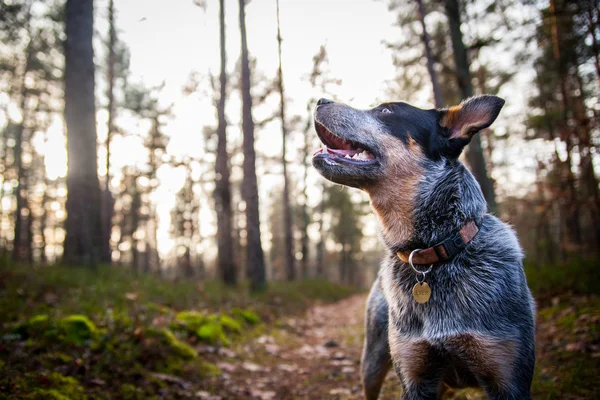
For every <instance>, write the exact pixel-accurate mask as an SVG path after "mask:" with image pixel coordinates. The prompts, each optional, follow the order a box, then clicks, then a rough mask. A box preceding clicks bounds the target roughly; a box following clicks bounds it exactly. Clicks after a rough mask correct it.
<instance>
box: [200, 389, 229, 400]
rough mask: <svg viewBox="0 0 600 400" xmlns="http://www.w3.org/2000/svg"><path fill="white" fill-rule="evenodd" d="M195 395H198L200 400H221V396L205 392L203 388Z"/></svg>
mask: <svg viewBox="0 0 600 400" xmlns="http://www.w3.org/2000/svg"><path fill="white" fill-rule="evenodd" d="M196 397H198V398H199V399H201V400H223V398H222V397H221V396H217V395H214V394H210V393H208V392H205V391H204V390H200V391H199V392H196Z"/></svg>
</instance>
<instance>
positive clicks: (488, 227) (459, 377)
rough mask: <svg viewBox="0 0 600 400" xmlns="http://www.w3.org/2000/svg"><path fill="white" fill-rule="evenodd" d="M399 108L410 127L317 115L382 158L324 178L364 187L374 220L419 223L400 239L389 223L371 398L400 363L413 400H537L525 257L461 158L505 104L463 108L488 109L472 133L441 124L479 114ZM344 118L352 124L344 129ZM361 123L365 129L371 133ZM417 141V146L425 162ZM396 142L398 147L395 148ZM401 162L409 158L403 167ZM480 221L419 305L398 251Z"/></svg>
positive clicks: (369, 318) (372, 115) (377, 295)
mask: <svg viewBox="0 0 600 400" xmlns="http://www.w3.org/2000/svg"><path fill="white" fill-rule="evenodd" d="M394 104H396V103H394ZM397 104H399V105H398V107H400V108H399V109H395V110H394V112H395V113H396V114H397V115H400V116H401V117H402V118H397V119H395V120H390V119H389V117H386V116H383V117H381V118H378V117H377V114H376V112H377V111H378V110H380V108H381V107H382V106H385V105H382V106H380V107H379V108H376V109H373V110H366V111H359V110H354V109H352V108H350V107H347V106H344V105H340V104H338V103H334V106H335V107H331V108H329V109H323V110H320V111H319V110H317V112H316V116H315V119H318V120H319V122H320V123H323V124H324V125H326V126H327V127H328V128H329V129H330V130H332V131H333V132H335V133H336V134H339V135H340V136H341V137H343V138H351V140H353V141H356V142H359V143H362V144H365V145H368V146H369V147H368V148H369V149H370V150H371V151H373V152H374V154H376V155H377V157H378V159H379V160H380V165H378V166H372V167H370V168H369V169H368V170H367V171H362V172H360V173H357V172H355V169H356V168H353V167H352V168H345V167H344V166H343V165H335V166H331V165H325V164H322V163H321V164H320V163H317V162H315V166H316V167H317V169H319V171H320V172H321V173H322V174H323V176H325V177H326V178H328V179H330V180H333V181H334V182H337V183H341V184H346V185H348V186H354V187H360V188H361V189H363V190H365V191H366V192H367V193H369V195H370V196H371V201H372V204H373V206H374V209H375V211H376V213H378V214H381V213H382V212H383V213H387V214H390V215H392V214H395V215H397V216H398V218H399V219H401V220H402V223H403V224H407V223H409V224H411V226H408V227H402V228H394V229H391V228H390V226H389V225H388V224H389V223H391V221H386V219H385V218H381V215H380V218H379V220H380V223H381V224H382V225H383V226H382V233H383V234H382V238H383V240H384V242H385V244H386V246H387V248H388V252H387V255H386V257H385V258H384V260H383V262H382V264H381V269H380V272H379V277H378V279H377V280H376V281H375V283H374V284H373V287H372V289H371V293H370V296H369V300H368V303H367V312H366V323H365V327H366V339H365V346H364V350H363V357H362V366H361V372H362V377H363V387H364V394H365V398H366V399H368V400H374V399H377V397H378V395H379V391H380V388H381V384H382V382H383V379H384V377H385V374H386V373H387V371H388V369H389V367H390V365H393V367H394V369H395V371H396V373H397V375H398V377H399V379H400V381H401V384H402V388H403V394H402V398H403V399H436V398H439V396H441V394H442V392H443V388H444V387H445V385H449V386H453V387H463V386H480V387H482V388H483V389H484V390H485V391H486V393H487V395H488V397H489V398H491V399H529V398H531V395H530V385H531V380H532V377H533V369H534V364H535V349H534V314H535V306H534V302H533V298H532V296H531V293H530V291H529V288H528V286H527V282H526V278H525V274H524V271H523V266H522V258H523V253H522V251H521V248H520V245H519V242H518V240H517V237H516V235H515V233H514V231H513V230H512V229H511V228H510V227H509V226H508V225H506V224H505V223H503V222H501V221H500V220H499V219H498V218H496V217H495V216H493V215H490V214H487V207H486V203H485V200H484V198H483V195H482V193H481V189H480V188H479V185H478V184H477V182H476V181H475V179H474V177H473V175H472V174H471V173H470V172H469V171H468V170H467V169H466V168H465V166H464V165H463V164H462V163H461V162H460V161H458V159H457V157H458V154H459V153H460V151H461V150H462V148H463V147H464V145H466V144H467V143H468V139H470V136H469V137H468V138H467V140H465V135H471V136H472V134H474V133H475V132H476V131H477V130H478V129H479V128H480V127H483V126H489V124H491V122H493V119H495V117H496V116H497V114H498V112H499V109H500V108H501V107H502V104H503V101H501V99H498V98H496V97H492V96H486V97H480V98H475V99H470V100H467V101H466V102H464V103H463V104H462V107H459V108H455V109H454V111H453V112H455V111H457V112H460V110H461V109H462V110H467V111H469V110H478V112H479V113H480V115H477V116H476V118H479V119H481V118H483V117H486V118H488V119H489V121H486V120H484V121H483V123H481V122H480V121H479V120H478V121H477V124H475V125H477V127H476V129H472V128H470V129H468V130H465V129H463V127H460V126H459V127H456V126H450V127H448V126H443V125H444V124H448V123H449V122H448V121H450V123H451V122H452V121H460V120H461V118H462V120H463V121H464V120H465V118H466V120H468V121H470V122H472V121H471V120H469V118H467V117H469V115H462V116H461V115H455V116H453V117H452V118H450V119H449V118H445V117H446V116H447V113H448V110H419V109H415V108H413V107H410V106H408V105H405V104H403V103H397ZM498 104H499V107H498ZM490 110H491V111H490ZM486 112H487V113H488V114H489V115H488V114H486ZM344 115H349V117H344V118H341V120H340V116H344ZM481 115H483V117H481ZM490 115H491V116H490ZM385 118H388V119H385ZM409 118H413V119H412V120H410V119H409ZM431 118H433V121H434V122H433V123H432V122H431ZM415 119H417V120H419V121H418V123H415ZM484 119H485V118H484ZM336 121H338V122H336ZM339 121H343V122H339ZM349 121H350V122H349ZM361 121H367V122H366V123H365V128H364V129H363V128H362V125H361ZM440 122H441V123H440ZM411 124H412V125H411ZM405 125H409V126H410V127H411V129H410V130H408V129H407V128H406V127H405ZM434 125H435V126H434ZM457 131H458V132H461V135H459V136H457V135H456V132H457ZM428 135H429V136H428ZM432 135H437V136H435V137H433V136H432ZM413 138H416V141H417V142H418V144H419V149H418V151H417V152H415V149H414V143H413V142H414V141H413V142H411V140H412V139H413ZM455 138H457V139H456V140H454V139H455ZM390 140H394V141H395V142H396V145H390ZM459 140H460V142H458V141H459ZM432 141H435V143H434V145H432V144H431V143H432ZM401 146H403V147H402V148H401V149H400V147H401ZM398 152H401V153H402V154H404V155H403V156H402V157H400V158H399V157H398ZM411 152H412V153H411ZM417 153H418V154H417ZM411 154H412V155H411ZM399 159H401V160H404V162H409V163H412V165H410V166H408V168H404V169H402V168H400V166H398V165H394V162H398V160H399ZM407 160H408V161H407ZM392 167H393V168H392ZM391 169H392V170H393V171H394V174H395V175H393V178H394V179H392V180H390V179H389V178H390V170H391ZM332 170H335V171H334V172H333V173H332ZM398 171H400V172H398ZM415 172H416V173H417V174H418V176H417V177H416V178H415V177H414V176H413V175H414V173H415ZM328 174H329V175H328ZM361 174H364V175H361ZM347 175H350V176H347ZM386 179H388V180H387V181H386ZM385 185H388V186H389V192H386V194H385V196H387V197H389V196H390V195H394V196H401V197H402V196H404V198H403V199H400V200H399V201H397V202H393V201H391V202H390V199H389V198H386V200H385V202H386V204H388V203H389V204H388V205H387V206H386V207H387V208H386V209H385V210H384V211H382V210H380V209H379V210H378V207H377V206H376V204H377V203H378V202H380V201H382V199H381V196H383V195H382V194H381V193H382V187H383V188H385ZM392 185H395V186H392ZM407 185H409V186H407ZM406 192H409V193H410V196H408V197H406ZM407 199H410V201H408V200H407ZM474 219H476V220H481V221H482V222H481V226H480V232H479V233H478V234H477V236H476V237H475V238H474V239H473V240H472V241H471V242H470V243H469V244H468V246H467V247H466V248H465V249H464V250H463V251H462V252H461V253H459V254H458V255H457V256H456V257H455V258H454V259H452V260H451V261H450V262H447V263H445V264H442V265H437V266H434V269H433V271H432V272H431V273H430V274H428V275H427V279H426V280H427V282H428V283H429V285H430V286H431V290H432V293H431V298H430V300H429V302H427V303H425V304H419V303H417V302H415V301H414V299H413V298H412V294H411V293H412V287H413V285H414V284H415V274H414V272H413V271H412V270H411V269H410V266H408V265H407V264H404V263H403V262H402V261H400V260H399V259H398V257H397V256H396V254H395V253H396V251H398V250H410V249H414V248H424V247H429V246H432V245H434V244H437V243H439V242H440V241H442V240H443V239H445V238H446V237H448V236H450V235H452V234H454V233H456V232H457V231H458V230H460V228H461V227H462V226H463V225H464V224H465V223H466V222H468V221H469V220H474ZM392 231H393V232H396V234H393V233H392V234H390V232H392ZM422 267H423V269H425V268H426V267H427V266H422Z"/></svg>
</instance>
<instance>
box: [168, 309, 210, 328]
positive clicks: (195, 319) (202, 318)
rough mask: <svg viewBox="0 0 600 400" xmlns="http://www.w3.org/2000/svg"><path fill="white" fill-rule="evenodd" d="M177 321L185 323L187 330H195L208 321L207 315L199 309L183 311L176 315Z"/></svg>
mask: <svg viewBox="0 0 600 400" xmlns="http://www.w3.org/2000/svg"><path fill="white" fill-rule="evenodd" d="M175 321H176V322H178V323H179V324H181V325H183V326H184V327H185V328H186V330H188V331H190V332H195V331H196V330H198V328H200V327H201V326H202V325H203V324H204V323H205V322H206V321H207V317H206V315H205V314H203V313H200V312H198V311H181V312H180V313H178V314H177V316H175Z"/></svg>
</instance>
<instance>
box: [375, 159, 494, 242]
mask: <svg viewBox="0 0 600 400" xmlns="http://www.w3.org/2000/svg"><path fill="white" fill-rule="evenodd" d="M424 171H425V172H424V173H423V174H422V175H421V176H420V178H419V179H413V180H410V179H407V180H405V181H404V182H400V183H399V184H398V187H397V188H396V189H392V188H389V187H388V188H387V190H386V188H383V187H379V188H377V189H375V190H371V191H369V195H370V198H371V206H372V208H373V210H374V211H375V214H376V215H377V217H378V219H379V223H380V225H381V228H382V236H383V239H384V242H385V244H386V246H387V247H388V248H389V249H390V250H391V251H393V252H396V251H400V250H402V251H406V250H414V249H416V248H421V249H423V248H427V247H431V246H433V245H435V244H437V243H439V242H441V241H442V240H444V239H445V238H447V237H449V236H451V235H453V234H454V233H456V232H458V231H459V230H460V229H461V228H462V227H463V226H464V225H465V224H466V223H467V222H468V221H470V220H477V219H479V218H481V217H482V216H483V215H484V214H485V213H486V211H487V204H486V202H485V199H484V197H483V194H482V192H481V189H480V187H479V185H478V184H477V182H476V180H475V178H474V177H473V175H472V174H471V173H470V172H469V171H468V170H467V169H466V168H465V166H464V165H463V164H462V163H461V162H459V161H441V162H435V163H433V162H432V163H431V164H430V165H427V167H426V168H425V169H424Z"/></svg>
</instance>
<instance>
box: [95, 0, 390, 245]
mask: <svg viewBox="0 0 600 400" xmlns="http://www.w3.org/2000/svg"><path fill="white" fill-rule="evenodd" d="M102 6H103V5H102V3H99V4H98V5H97V7H102ZM115 7H116V9H117V10H118V14H117V23H118V26H119V29H120V30H121V33H120V39H121V40H123V41H124V42H125V43H127V45H128V46H129V48H130V50H131V66H130V69H131V73H132V75H133V77H134V79H136V80H140V81H143V82H144V83H145V84H147V85H148V86H153V85H159V84H161V83H162V82H163V81H164V82H165V87H164V90H163V91H162V94H161V100H162V101H163V103H164V104H171V103H173V114H174V118H173V119H172V120H170V121H169V123H168V124H167V127H166V129H165V131H166V133H167V134H169V135H170V136H171V142H170V146H169V152H170V153H171V154H175V155H184V154H191V155H200V154H201V153H202V150H201V149H202V137H201V132H202V127H203V126H204V125H207V124H208V125H214V124H215V110H214V108H213V106H212V99H211V95H212V94H211V93H210V92H209V91H208V89H207V88H206V85H204V86H205V88H204V89H201V90H200V93H198V94H195V95H192V96H189V97H186V96H183V95H182V87H183V86H184V85H185V84H186V82H187V81H188V79H189V76H190V73H191V72H196V73H198V74H199V75H200V77H201V78H206V77H207V76H208V74H209V73H210V74H213V75H217V74H218V71H219V58H218V57H219V39H218V32H219V26H218V11H219V9H218V2H217V1H216V0H208V1H207V7H206V9H205V10H203V9H201V8H199V7H197V6H195V5H194V4H193V2H192V0H177V1H171V2H169V4H168V6H166V3H165V2H164V1H160V0H150V1H148V0H137V1H134V0H120V1H119V0H116V1H115ZM280 9H281V30H282V37H283V40H284V42H283V66H284V79H285V85H286V91H287V93H286V95H287V97H288V115H290V116H292V115H296V114H298V115H302V116H303V117H304V116H305V115H306V104H307V101H308V99H309V98H311V97H316V96H319V95H320V94H318V93H312V92H311V90H310V87H309V84H308V82H307V81H306V79H305V78H306V76H307V74H308V73H309V72H310V70H311V69H312V57H313V56H314V55H315V53H316V52H317V51H318V50H319V47H320V46H321V45H322V44H326V45H327V50H328V53H329V60H330V69H331V71H332V73H333V75H334V77H335V78H338V79H341V80H342V81H343V85H342V86H341V88H340V90H339V93H337V95H338V96H339V97H338V98H339V99H340V100H343V101H351V102H353V104H355V105H357V106H360V107H368V106H371V105H373V104H374V103H375V101H376V99H377V98H380V99H381V98H382V97H381V96H382V95H383V93H384V91H385V87H386V86H385V81H386V80H388V79H392V78H393V76H394V68H393V65H392V62H391V56H390V54H389V52H387V50H386V49H385V46H384V45H383V44H382V38H385V37H389V36H390V35H393V34H397V33H398V32H397V31H396V30H395V29H394V28H393V15H392V14H390V13H389V12H388V10H387V6H386V5H385V4H384V2H374V1H371V0H358V1H306V0H282V1H281V4H280ZM246 11H247V15H246V19H247V30H248V42H249V48H250V53H251V55H252V56H253V57H255V58H256V59H257V69H258V71H259V72H258V73H259V74H262V75H264V76H266V77H268V78H272V77H274V76H275V74H276V68H277V41H276V29H277V26H276V8H275V1H274V0H254V1H252V2H250V3H249V4H248V5H247V8H246ZM226 19H227V32H226V35H227V57H228V70H229V71H230V72H231V71H233V70H234V68H235V64H236V62H237V60H238V57H239V53H240V51H239V49H240V37H239V24H238V2H237V1H227V2H226ZM97 26H98V29H99V30H100V31H104V30H105V28H104V26H105V23H104V21H101V20H99V21H98V23H97ZM234 79H235V78H234ZM239 110H240V102H239V99H238V95H237V94H236V93H234V94H233V95H232V96H231V101H230V103H229V106H228V110H227V113H228V118H229V120H230V122H231V124H232V126H231V127H230V129H229V132H228V133H229V135H230V137H232V138H233V139H234V140H235V138H239V130H238V128H237V126H235V124H236V123H237V122H238V121H239ZM259 114H260V112H259V111H257V112H255V119H258V118H259V117H260V115H259ZM99 119H100V120H101V119H102V115H100V117H99ZM100 122H101V121H100ZM279 129H280V128H279V124H278V123H272V124H269V125H267V126H266V127H265V129H263V130H261V131H260V132H259V134H258V141H257V144H256V148H257V149H258V151H259V152H260V153H261V154H264V155H267V156H278V155H279V154H280V151H281V137H280V136H281V135H280V133H279V132H280V131H279ZM103 135H105V130H104V129H103V128H102V125H101V128H100V129H99V136H100V139H102V136H103ZM292 135H294V134H293V133H292ZM291 139H292V140H291V141H292V145H291V146H290V147H291V149H290V153H289V159H290V160H294V159H297V158H295V157H294V154H293V153H294V145H295V144H296V145H297V146H299V145H300V140H301V134H300V133H299V132H298V133H297V136H296V137H292V138H291ZM294 139H296V140H294ZM132 146H135V144H133V143H130V144H129V145H127V146H119V145H117V144H115V146H114V148H115V150H116V151H117V152H118V150H117V149H119V148H120V149H121V151H122V152H123V154H122V155H120V154H117V153H115V157H114V158H115V161H116V162H115V165H114V167H115V172H118V169H119V168H120V165H119V164H121V162H119V160H123V161H124V162H128V161H130V160H131V155H132V152H131V148H132ZM138 153H140V155H141V154H143V152H142V151H141V149H140V151H139V152H138ZM264 172H269V171H264ZM273 172H274V173H273V174H271V175H265V174H264V173H260V171H259V177H261V187H260V189H261V193H260V196H261V199H263V202H262V205H263V210H264V211H263V212H262V215H261V219H262V220H263V221H266V220H267V218H268V214H267V212H266V211H267V209H268V207H264V206H268V205H269V202H270V200H269V199H270V197H271V196H270V190H271V188H272V187H273V185H278V184H279V183H280V176H279V173H278V171H273ZM163 175H166V176H165V178H166V179H164V183H165V185H163V187H162V188H161V190H160V193H158V194H157V196H156V197H157V200H159V204H158V207H159V209H158V212H159V216H160V217H161V226H160V230H159V243H160V246H161V247H160V248H161V251H163V252H166V251H167V250H168V249H169V248H170V247H171V243H172V242H171V239H170V238H169V236H168V221H166V219H168V212H169V211H170V209H171V208H172V206H173V194H174V193H175V192H176V191H177V190H178V189H179V187H180V186H181V184H182V174H181V173H174V172H171V171H169V172H166V174H163ZM312 178H313V180H316V179H318V178H317V177H315V176H313V177H312ZM315 201H318V196H317V197H316V198H315ZM205 210H206V208H205ZM212 218H214V216H212V213H210V212H204V213H203V214H202V219H203V222H206V223H203V224H202V225H203V229H204V230H205V231H204V233H205V234H210V233H211V232H212V229H214V228H212V227H211V225H212V224H211V223H210V222H212ZM266 247H267V248H268V244H267V246H266Z"/></svg>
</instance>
